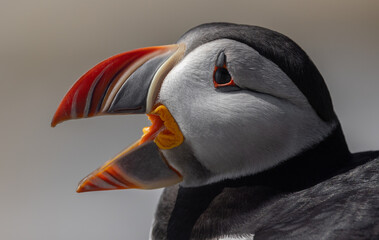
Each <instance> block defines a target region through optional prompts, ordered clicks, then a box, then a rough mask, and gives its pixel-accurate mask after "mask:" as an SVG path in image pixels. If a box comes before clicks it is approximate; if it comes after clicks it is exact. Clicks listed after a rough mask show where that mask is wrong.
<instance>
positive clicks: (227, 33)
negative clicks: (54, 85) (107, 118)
mask: <svg viewBox="0 0 379 240" xmlns="http://www.w3.org/2000/svg"><path fill="white" fill-rule="evenodd" d="M132 113H146V114H147V115H148V117H149V119H150V120H151V122H152V125H151V126H150V127H147V128H145V129H144V135H143V136H142V137H141V139H140V140H138V141H137V142H136V143H135V144H133V145H132V146H130V147H128V148H127V149H125V150H124V151H122V152H121V153H120V154H118V155H117V156H116V157H114V158H113V159H111V160H109V161H108V162H107V163H106V164H105V165H104V166H102V167H100V168H99V169H97V170H95V171H94V172H92V173H91V174H90V175H88V176H87V177H86V178H84V179H83V180H82V181H81V183H80V184H79V188H78V191H79V192H84V191H94V190H110V189H123V188H141V189H151V188H160V187H166V186H170V185H173V184H176V183H179V182H180V184H181V185H182V186H184V187H194V186H202V185H206V184H210V183H214V182H218V181H221V180H224V179H235V178H240V177H243V176H248V175H254V174H256V173H259V172H262V171H264V170H267V169H269V168H273V167H275V166H276V165H278V164H281V163H283V162H285V161H286V160H288V159H290V158H291V157H293V156H296V155H297V154H299V153H301V152H304V151H306V150H307V149H309V148H311V147H313V146H315V145H317V144H318V143H320V142H321V141H322V140H323V139H325V138H326V137H327V136H328V135H329V134H331V132H332V131H333V130H334V129H335V128H336V127H337V126H338V124H339V123H338V120H337V117H336V115H335V113H334V110H333V106H332V102H331V98H330V95H329V92H328V90H327V87H326V85H325V82H324V80H323V78H322V76H321V74H320V73H319V72H318V70H317V68H316V67H315V65H314V64H313V63H312V61H311V60H310V59H309V57H308V56H307V55H306V53H305V52H304V51H303V50H302V49H301V48H300V47H299V46H298V45H297V44H296V43H294V42H293V41H292V40H290V39H289V38H288V37H286V36H284V35H282V34H280V33H277V32H274V31H271V30H269V29H265V28H261V27H257V26H248V25H237V24H230V23H210V24H204V25H200V26H198V27H195V28H193V29H191V30H189V31H188V32H187V33H185V34H184V35H183V36H182V37H181V38H180V39H179V41H178V42H177V43H176V44H173V45H167V46H159V47H149V48H142V49H137V50H133V51H129V52H125V53H121V54H119V55H116V56H113V57H111V58H109V59H107V60H105V61H103V62H101V63H99V64H98V65H96V66H95V67H94V68H92V69H91V70H89V71H88V72H87V73H86V74H84V75H83V76H82V77H81V78H80V79H79V80H78V81H77V82H76V83H75V84H74V86H73V87H72V88H71V89H70V90H69V92H68V93H67V94H66V96H65V97H64V99H63V100H62V102H61V104H60V106H59V107H58V110H57V112H56V113H55V115H54V118H53V121H52V126H55V125H56V124H58V123H60V122H62V121H64V120H68V119H75V118H85V117H92V116H99V115H106V114H132Z"/></svg>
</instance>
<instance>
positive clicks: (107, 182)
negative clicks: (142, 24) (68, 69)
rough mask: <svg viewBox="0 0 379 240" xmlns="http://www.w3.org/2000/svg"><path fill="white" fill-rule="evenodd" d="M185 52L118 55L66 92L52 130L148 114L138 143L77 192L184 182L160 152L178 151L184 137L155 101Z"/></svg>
mask: <svg viewBox="0 0 379 240" xmlns="http://www.w3.org/2000/svg"><path fill="white" fill-rule="evenodd" d="M184 51H185V46H184V44H174V45H167V46H158V47H148V48H141V49H137V50H133V51H129V52H125V53H121V54H118V55H116V56H113V57H111V58H109V59H106V60H104V61H103V62H101V63H99V64H97V65H96V66H95V67H93V68H92V69H91V70H89V71H88V72H87V73H85V74H84V75H83V76H82V77H81V78H80V79H79V80H78V81H77V82H76V83H75V84H74V85H73V86H72V88H71V89H70V90H69V91H68V93H67V94H66V95H65V97H64V98H63V100H62V102H61V103H60V105H59V107H58V109H57V111H56V113H55V115H54V117H53V120H52V122H51V126H52V127H55V126H56V125H57V124H58V123H61V122H63V121H66V120H70V119H77V118H86V117H93V116H99V115H107V114H133V113H147V115H148V117H149V119H150V120H151V122H152V125H151V126H150V127H147V128H144V129H143V131H144V135H143V136H142V137H141V139H140V140H138V141H137V142H136V143H134V144H133V145H132V146H130V147H128V148H126V149H125V150H124V151H122V152H121V153H120V154H118V155H117V156H116V157H114V158H113V159H111V160H109V161H108V162H107V163H105V164H104V165H103V166H102V167H100V168H99V169H97V170H95V171H94V172H92V173H91V174H89V175H88V176H87V177H86V178H84V179H83V180H82V181H81V182H80V183H79V187H78V189H77V192H86V191H98V190H112V189H128V188H140V189H152V188H161V187H166V186H170V185H173V184H176V183H178V182H180V181H181V180H182V176H181V174H180V173H179V172H178V171H177V170H175V169H174V168H173V167H171V166H170V165H169V163H168V162H167V160H166V159H165V158H164V156H163V154H162V153H161V151H160V150H161V149H171V148H174V147H176V146H179V145H180V144H181V143H182V142H183V140H184V138H183V135H182V133H181V131H180V129H179V127H178V125H177V123H176V121H175V119H174V118H173V117H172V115H171V113H170V112H169V110H168V109H167V108H166V107H165V106H164V105H162V104H157V103H155V100H156V98H157V95H158V93H159V89H160V86H161V84H162V82H163V80H164V78H165V77H166V75H167V74H168V72H169V71H170V70H171V69H172V68H173V67H174V66H175V64H176V63H177V62H178V61H179V60H180V59H181V58H182V57H183V54H184Z"/></svg>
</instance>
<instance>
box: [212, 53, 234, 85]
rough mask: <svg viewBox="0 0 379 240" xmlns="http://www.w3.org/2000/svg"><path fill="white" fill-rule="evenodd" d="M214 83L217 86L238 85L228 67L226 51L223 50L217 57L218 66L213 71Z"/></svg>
mask: <svg viewBox="0 0 379 240" xmlns="http://www.w3.org/2000/svg"><path fill="white" fill-rule="evenodd" d="M213 84H214V86H215V88H218V87H225V86H235V85H236V84H235V83H234V81H233V79H232V76H230V73H229V71H228V69H227V67H226V56H225V53H224V52H221V53H220V54H219V55H218V57H217V61H216V66H215V69H214V71H213Z"/></svg>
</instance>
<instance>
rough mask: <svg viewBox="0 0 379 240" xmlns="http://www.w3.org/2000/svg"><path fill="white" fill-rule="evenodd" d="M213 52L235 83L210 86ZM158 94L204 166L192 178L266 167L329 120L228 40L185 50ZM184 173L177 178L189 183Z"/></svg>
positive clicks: (308, 142)
mask: <svg viewBox="0 0 379 240" xmlns="http://www.w3.org/2000/svg"><path fill="white" fill-rule="evenodd" d="M220 51H225V54H226V55H227V65H228V69H229V70H230V74H231V75H232V77H233V79H234V81H235V82H236V84H237V85H239V86H240V87H242V90H240V91H233V92H223V91H218V90H217V89H215V88H214V86H213V82H212V80H213V79H212V76H213V75H212V73H213V70H214V66H215V61H216V57H217V56H218V53H219V52H220ZM243 54H244V55H243ZM241 55H243V57H241ZM254 59H255V60H254ZM252 63H253V65H251V64H252ZM254 64H255V65H254ZM158 101H159V102H160V103H162V104H164V105H165V106H166V107H167V108H168V109H169V110H170V112H171V114H172V115H173V117H174V118H175V120H176V121H177V123H178V125H179V127H180V129H181V131H182V133H183V135H184V138H185V143H186V144H188V145H189V146H190V147H191V148H192V151H193V154H194V155H195V157H196V158H197V159H198V161H199V162H200V163H201V164H202V165H203V166H204V167H206V168H207V169H208V170H209V171H210V172H212V176H211V177H210V178H209V179H208V181H207V182H204V181H203V180H202V182H198V185H204V184H207V183H211V182H216V181H219V180H221V179H225V178H236V177H240V176H245V175H250V174H254V173H258V172H260V171H263V170H265V169H268V168H270V167H273V166H275V165H277V164H278V163H280V162H281V161H284V160H287V159H289V158H291V157H293V156H295V155H296V154H298V153H300V152H301V151H304V150H305V149H307V148H309V147H311V146H312V145H314V144H316V143H318V142H320V141H322V139H324V138H325V137H326V136H327V135H328V134H329V133H330V132H331V131H332V130H333V128H334V127H335V123H326V122H324V121H322V120H321V119H320V118H319V117H318V115H317V114H316V112H315V111H314V110H313V108H312V107H311V106H310V104H309V103H308V101H307V99H306V98H305V97H304V95H303V94H302V93H301V92H300V90H298V88H297V87H296V86H295V85H294V83H293V82H292V81H291V80H290V79H289V78H288V77H287V75H286V74H284V73H283V72H282V71H281V70H280V69H279V68H278V67H277V66H276V65H275V64H273V63H272V62H270V61H269V60H267V59H262V56H260V55H259V54H258V53H257V52H256V51H255V50H253V49H251V48H250V47H248V46H247V45H245V44H242V43H238V42H236V41H233V40H226V39H222V40H216V41H214V42H210V43H207V44H204V45H202V46H200V47H198V48H197V49H195V50H193V51H192V52H191V53H189V54H188V55H187V56H185V57H184V59H183V60H182V61H181V62H180V63H179V64H178V65H177V66H175V67H174V69H173V70H172V71H171V72H170V73H169V74H168V75H167V77H166V79H165V80H164V82H163V84H162V87H161V91H160V96H159V99H158ZM177 157H180V156H177ZM167 160H168V161H170V159H167ZM186 178H187V179H186ZM189 178H191V176H186V177H185V178H184V182H183V185H186V182H191V183H193V182H196V179H191V181H189V180H188V179H189ZM187 180H188V181H187Z"/></svg>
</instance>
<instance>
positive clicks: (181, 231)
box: [167, 124, 360, 240]
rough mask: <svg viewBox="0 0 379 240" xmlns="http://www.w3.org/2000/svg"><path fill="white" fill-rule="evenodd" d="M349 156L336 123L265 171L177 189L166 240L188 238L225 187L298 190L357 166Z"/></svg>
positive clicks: (340, 130) (339, 127)
mask: <svg viewBox="0 0 379 240" xmlns="http://www.w3.org/2000/svg"><path fill="white" fill-rule="evenodd" d="M351 156H352V155H351V153H350V151H349V150H348V147H347V144H346V141H345V137H344V135H343V132H342V129H341V126H340V124H338V126H337V127H336V129H335V130H333V132H332V133H331V134H330V135H329V136H328V137H327V138H326V139H325V140H323V141H322V142H321V143H319V144H317V145H315V146H314V147H312V148H311V149H309V150H307V151H305V152H303V153H301V154H299V155H297V156H295V157H293V158H291V159H289V160H286V161H284V162H283V163H282V164H279V165H277V166H276V167H274V168H271V169H268V170H266V171H264V172H261V173H258V174H254V175H250V176H245V177H241V178H238V179H228V180H224V181H221V182H218V183H213V184H209V185H206V186H201V187H190V188H185V187H179V190H178V193H177V198H176V202H175V206H174V209H173V211H172V213H171V217H170V220H169V223H168V226H167V239H168V240H171V239H183V240H185V239H190V236H191V232H192V228H193V226H194V225H195V223H196V221H197V219H198V218H199V217H200V216H201V214H202V213H203V212H204V211H205V210H206V209H207V208H208V206H209V205H210V204H211V202H212V201H213V199H215V198H216V197H217V196H218V195H219V194H220V193H221V192H222V191H223V190H224V188H238V187H246V186H251V187H254V186H265V187H269V188H271V189H273V190H274V192H276V193H281V192H294V191H300V190H303V189H305V188H308V187H311V186H313V185H315V184H317V183H319V182H322V181H324V180H326V179H328V178H331V177H332V176H334V175H336V174H339V173H342V172H345V171H348V170H349V169H351V168H353V167H354V166H356V165H359V164H360V163H356V164H353V165H354V166H350V165H351V164H349V162H350V160H351Z"/></svg>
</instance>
